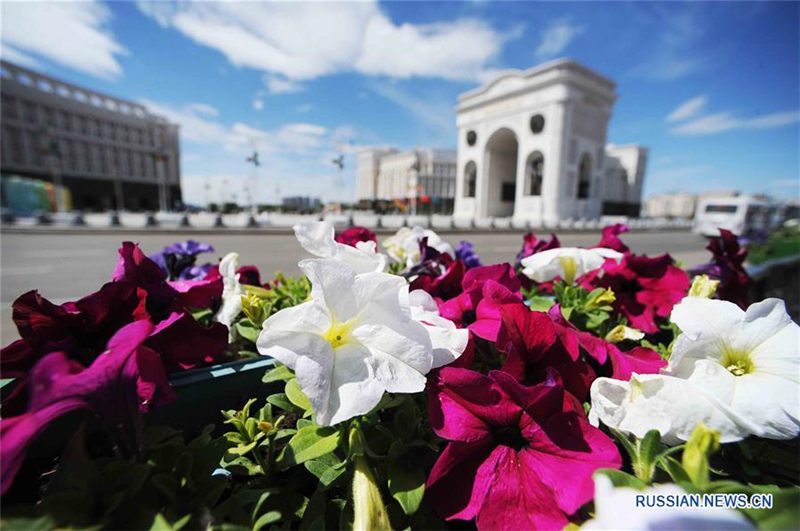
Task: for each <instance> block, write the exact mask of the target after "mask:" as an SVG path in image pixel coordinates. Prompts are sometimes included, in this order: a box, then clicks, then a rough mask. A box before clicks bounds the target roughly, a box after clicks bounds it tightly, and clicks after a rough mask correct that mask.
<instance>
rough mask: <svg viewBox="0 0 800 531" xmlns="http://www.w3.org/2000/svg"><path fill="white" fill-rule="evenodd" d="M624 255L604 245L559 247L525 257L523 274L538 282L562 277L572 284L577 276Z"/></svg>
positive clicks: (618, 259)
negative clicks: (582, 247)
mask: <svg viewBox="0 0 800 531" xmlns="http://www.w3.org/2000/svg"><path fill="white" fill-rule="evenodd" d="M622 256H623V255H622V253H620V252H617V251H615V250H613V249H606V248H604V247H597V248H595V249H581V248H580V247H559V248H557V249H548V250H546V251H542V252H539V253H535V254H532V255H530V256H528V257H525V258H523V259H522V262H521V263H522V267H523V268H524V269H523V270H522V274H523V275H525V276H526V277H528V278H530V279H531V280H534V281H536V282H548V281H550V280H553V279H554V278H557V277H561V278H562V279H564V281H565V282H567V283H568V284H572V281H573V280H575V279H576V278H577V277H580V276H581V275H585V274H586V273H589V272H590V271H594V270H595V269H598V268H600V266H602V265H603V262H605V261H606V260H607V259H608V258H612V259H614V260H615V261H617V262H619V261H620V260H621V259H622Z"/></svg>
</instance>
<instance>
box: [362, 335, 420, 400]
mask: <svg viewBox="0 0 800 531" xmlns="http://www.w3.org/2000/svg"><path fill="white" fill-rule="evenodd" d="M352 334H353V337H355V338H356V339H357V340H358V341H360V342H361V343H362V344H363V345H364V346H365V347H367V348H368V349H369V350H370V351H371V352H373V353H379V354H382V355H385V356H388V357H391V358H394V359H397V360H399V361H401V362H402V363H404V364H405V365H407V366H409V367H410V368H412V369H414V370H415V371H417V372H418V373H419V374H420V376H422V375H425V374H428V372H429V371H430V370H431V365H432V364H433V359H432V355H431V350H432V347H431V339H430V336H429V335H428V332H427V331H426V330H425V328H424V327H423V326H422V325H421V324H420V323H417V322H416V321H412V320H410V319H409V320H408V321H405V320H396V321H395V322H391V323H383V324H376V323H359V325H358V326H357V327H356V328H355V329H354V330H353V332H352ZM422 379H423V380H424V377H422ZM384 383H385V384H387V385H389V384H390V383H391V382H389V381H386V382H384ZM387 390H390V391H391V389H389V388H388V387H387ZM397 392H402V391H397Z"/></svg>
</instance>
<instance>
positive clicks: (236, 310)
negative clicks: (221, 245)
mask: <svg viewBox="0 0 800 531" xmlns="http://www.w3.org/2000/svg"><path fill="white" fill-rule="evenodd" d="M237 269H239V254H238V253H228V254H226V255H225V256H224V257H223V258H222V260H220V262H219V274H220V275H221V276H222V306H220V309H219V310H218V311H217V315H216V316H215V319H216V321H217V322H219V323H222V324H224V325H225V326H227V327H228V330H229V333H228V340H231V339H232V337H233V336H232V333H231V332H230V328H231V325H232V324H233V322H234V321H235V320H236V318H237V317H238V316H239V314H240V313H241V312H242V295H244V288H242V285H241V284H240V283H239V274H238V273H236V270H237Z"/></svg>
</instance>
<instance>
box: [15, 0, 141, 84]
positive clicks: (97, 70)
mask: <svg viewBox="0 0 800 531" xmlns="http://www.w3.org/2000/svg"><path fill="white" fill-rule="evenodd" d="M1 9H2V11H1V13H2V17H0V18H2V42H3V43H4V44H5V45H10V46H13V47H14V48H16V49H17V51H24V52H25V53H27V54H32V55H34V56H37V57H42V58H46V59H49V60H51V61H53V62H55V63H58V64H61V65H64V66H66V67H68V68H72V69H75V70H79V71H81V72H85V73H87V74H91V75H93V76H96V77H101V78H106V79H113V78H117V77H119V76H120V75H122V67H121V66H120V64H119V62H118V60H117V59H118V56H121V55H127V53H128V52H127V50H126V49H125V48H124V47H123V46H122V45H121V44H120V43H119V42H117V40H116V39H115V38H114V36H113V35H112V33H111V30H110V28H109V21H110V18H111V12H110V10H109V9H108V7H107V6H105V5H103V4H100V3H99V2H94V1H84V2H2V8H1ZM9 58H10V57H9ZM12 60H13V59H12Z"/></svg>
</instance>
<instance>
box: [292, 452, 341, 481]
mask: <svg viewBox="0 0 800 531" xmlns="http://www.w3.org/2000/svg"><path fill="white" fill-rule="evenodd" d="M346 464H347V463H346V462H345V461H340V460H339V459H338V458H337V457H336V455H335V454H333V453H329V454H325V455H322V456H320V457H319V458H318V459H312V460H310V461H306V462H305V463H303V465H304V466H305V467H306V470H308V471H309V472H311V473H312V474H314V475H315V476H317V478H318V479H319V482H320V484H321V485H323V486H325V487H329V486H330V485H332V484H333V483H334V482H335V481H336V480H337V479H339V476H341V475H342V474H343V473H344V472H345V470H347V467H346V466H345V465H346Z"/></svg>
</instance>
